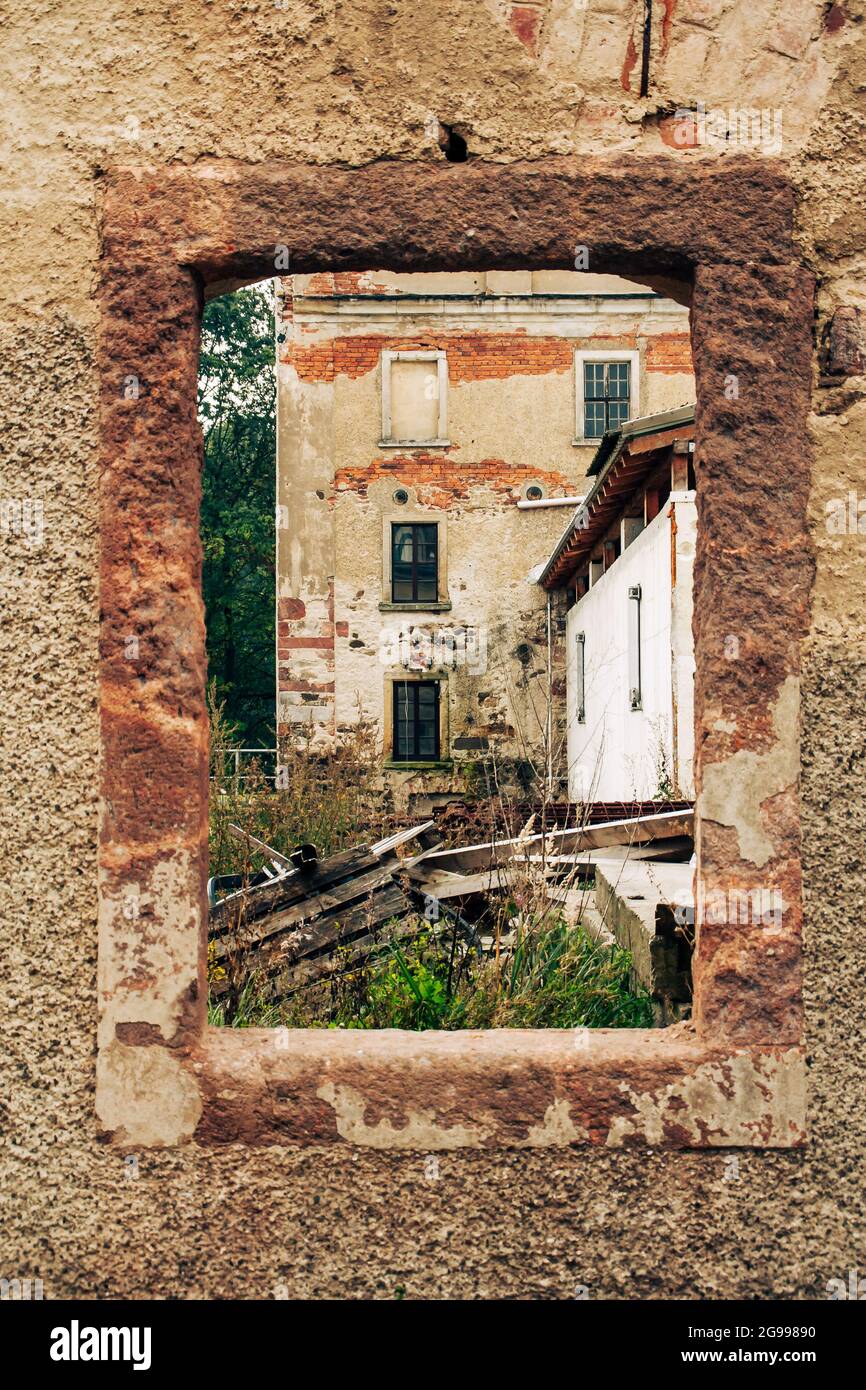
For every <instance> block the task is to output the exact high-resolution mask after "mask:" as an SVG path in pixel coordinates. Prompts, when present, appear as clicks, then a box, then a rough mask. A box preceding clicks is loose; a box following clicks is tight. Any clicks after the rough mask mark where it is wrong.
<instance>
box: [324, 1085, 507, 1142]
mask: <svg viewBox="0 0 866 1390" xmlns="http://www.w3.org/2000/svg"><path fill="white" fill-rule="evenodd" d="M316 1095H317V1096H319V1097H320V1098H321V1099H322V1100H324V1101H327V1103H328V1105H332V1106H333V1107H334V1113H335V1115H336V1117H337V1132H338V1134H339V1135H340V1137H341V1138H342V1139H346V1140H348V1141H349V1143H350V1144H363V1145H365V1146H366V1147H368V1148H371V1149H427V1150H433V1149H467V1148H468V1149H478V1148H481V1147H482V1146H483V1145H484V1142H485V1140H486V1139H488V1138H489V1137H490V1133H491V1131H490V1128H489V1127H488V1126H487V1125H478V1126H469V1125H441V1124H440V1123H439V1122H438V1120H437V1119H436V1116H435V1115H434V1113H433V1112H432V1111H430V1110H413V1109H411V1108H410V1107H409V1106H408V1105H407V1108H406V1123H405V1124H404V1125H398V1126H395V1125H393V1124H392V1123H391V1121H390V1120H380V1121H379V1122H378V1124H375V1125H368V1124H367V1122H366V1120H365V1118H364V1117H365V1115H366V1111H367V1102H366V1100H365V1099H364V1097H363V1096H362V1095H360V1094H359V1092H358V1091H355V1090H353V1089H352V1087H351V1086H335V1085H334V1084H333V1083H332V1082H330V1081H326V1082H325V1084H324V1085H323V1086H320V1087H319V1089H318V1090H317V1092H316Z"/></svg>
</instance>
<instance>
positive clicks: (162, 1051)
mask: <svg viewBox="0 0 866 1390" xmlns="http://www.w3.org/2000/svg"><path fill="white" fill-rule="evenodd" d="M201 1110H202V1102H201V1096H200V1094H199V1090H198V1086H197V1085H196V1082H195V1078H194V1076H193V1075H192V1073H191V1072H189V1071H188V1070H187V1069H186V1068H185V1067H184V1065H183V1062H182V1060H181V1059H180V1058H179V1057H178V1056H177V1055H176V1054H175V1053H173V1052H170V1051H168V1049H166V1048H164V1047H126V1046H125V1045H124V1044H123V1043H120V1042H117V1041H114V1042H111V1043H108V1044H107V1045H106V1046H103V1047H102V1048H100V1052H99V1059H98V1062H97V1068H96V1113H97V1115H98V1116H99V1119H100V1121H101V1123H102V1126H103V1128H104V1129H105V1130H107V1131H108V1132H109V1133H110V1135H111V1138H112V1140H113V1142H114V1143H115V1144H118V1145H141V1146H142V1147H148V1146H153V1147H157V1148H162V1147H170V1146H173V1145H175V1144H182V1143H185V1142H186V1140H188V1139H190V1138H192V1135H193V1133H194V1131H195V1127H196V1125H197V1124H198V1121H199V1117H200V1115H201Z"/></svg>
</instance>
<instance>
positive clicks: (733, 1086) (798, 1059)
mask: <svg viewBox="0 0 866 1390" xmlns="http://www.w3.org/2000/svg"><path fill="white" fill-rule="evenodd" d="M805 1074H806V1068H805V1061H804V1058H803V1055H802V1053H800V1052H799V1051H798V1050H796V1049H791V1050H790V1051H786V1052H783V1053H782V1054H781V1055H780V1056H779V1057H778V1058H773V1057H768V1056H762V1057H758V1058H753V1057H751V1056H749V1055H748V1054H745V1053H743V1054H737V1055H734V1056H732V1057H729V1058H726V1059H725V1060H724V1061H721V1062H709V1063H706V1064H704V1065H703V1066H699V1067H698V1068H697V1070H696V1071H695V1072H694V1074H693V1075H691V1076H687V1077H684V1078H683V1080H682V1081H677V1082H675V1083H673V1084H671V1085H669V1086H665V1087H663V1088H662V1089H661V1090H659V1091H649V1092H644V1093H637V1092H636V1091H634V1090H632V1088H631V1087H630V1086H629V1085H628V1084H627V1083H626V1082H624V1081H623V1082H621V1083H620V1090H621V1091H622V1092H623V1093H624V1094H625V1095H627V1096H628V1097H629V1100H630V1101H631V1103H632V1105H633V1106H634V1110H635V1113H634V1116H633V1117H628V1116H619V1117H618V1118H617V1119H615V1120H614V1122H613V1124H612V1125H611V1127H610V1132H609V1134H608V1137H607V1144H608V1146H609V1147H611V1148H617V1147H619V1146H620V1145H622V1144H624V1143H625V1142H626V1141H627V1140H630V1139H635V1138H638V1139H643V1140H645V1141H646V1143H648V1144H651V1145H658V1144H662V1143H665V1142H669V1141H670V1134H671V1130H674V1131H677V1132H679V1133H681V1134H682V1136H683V1138H684V1140H685V1142H686V1143H692V1144H701V1145H702V1146H703V1145H706V1146H709V1147H716V1146H718V1147H723V1146H735V1145H749V1144H756V1143H760V1144H763V1145H766V1146H767V1147H769V1148H779V1147H788V1146H790V1145H791V1144H796V1143H799V1142H802V1141H803V1139H804V1138H805V1133H804V1125H805V1113H806V1097H805V1091H806V1083H805Z"/></svg>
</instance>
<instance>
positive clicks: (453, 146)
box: [439, 121, 469, 164]
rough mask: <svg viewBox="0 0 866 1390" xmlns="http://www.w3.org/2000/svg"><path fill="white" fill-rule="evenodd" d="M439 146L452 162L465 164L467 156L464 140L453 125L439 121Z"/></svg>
mask: <svg viewBox="0 0 866 1390" xmlns="http://www.w3.org/2000/svg"><path fill="white" fill-rule="evenodd" d="M439 148H440V149H441V151H442V153H443V154H444V156H445V158H446V159H447V160H449V161H450V162H451V163H452V164H465V163H466V160H467V159H468V158H469V151H468V150H467V148H466V141H465V140H464V139H463V136H462V135H458V134H457V131H456V130H455V129H454V127H453V126H450V125H445V124H444V123H443V122H442V121H440V122H439Z"/></svg>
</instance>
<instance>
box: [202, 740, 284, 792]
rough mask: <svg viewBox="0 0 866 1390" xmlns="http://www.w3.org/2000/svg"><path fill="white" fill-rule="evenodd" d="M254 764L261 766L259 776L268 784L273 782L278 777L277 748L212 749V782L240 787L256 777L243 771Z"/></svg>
mask: <svg viewBox="0 0 866 1390" xmlns="http://www.w3.org/2000/svg"><path fill="white" fill-rule="evenodd" d="M244 760H246V766H247V767H249V765H250V764H251V763H253V762H257V763H258V764H259V774H258V775H259V776H261V777H263V778H264V779H265V781H266V782H273V781H275V780H276V776H277V749H276V748H228V747H224V748H212V749H211V751H210V780H211V781H212V782H224V781H230V782H233V783H234V785H235V786H236V787H237V786H240V785H241V783H243V782H247V781H249V780H250V778H251V777H252V776H253V775H254V774H253V773H252V772H249V771H246V772H245V771H243V767H244Z"/></svg>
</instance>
